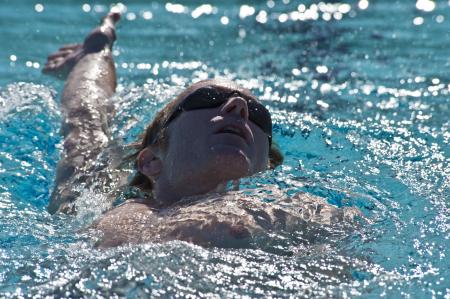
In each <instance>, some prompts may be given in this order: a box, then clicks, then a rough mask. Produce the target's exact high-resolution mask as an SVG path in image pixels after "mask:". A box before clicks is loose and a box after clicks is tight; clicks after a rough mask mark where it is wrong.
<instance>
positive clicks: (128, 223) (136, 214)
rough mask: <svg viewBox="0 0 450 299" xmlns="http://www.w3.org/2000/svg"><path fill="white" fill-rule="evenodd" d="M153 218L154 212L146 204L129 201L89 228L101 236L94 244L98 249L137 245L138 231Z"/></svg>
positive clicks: (139, 235)
mask: <svg viewBox="0 0 450 299" xmlns="http://www.w3.org/2000/svg"><path fill="white" fill-rule="evenodd" d="M154 217H155V210H154V209H153V208H152V207H151V206H150V205H149V204H148V203H146V202H143V201H140V200H130V201H127V202H125V203H123V204H121V205H119V206H117V207H116V208H114V209H112V210H110V211H108V212H106V213H105V214H104V215H102V216H101V217H100V218H99V219H98V220H96V221H95V222H94V223H93V224H92V225H91V227H90V228H91V229H94V230H97V231H100V232H101V233H102V235H103V236H102V239H101V240H100V241H99V242H98V243H97V244H96V245H97V246H98V247H112V246H117V245H120V244H124V243H139V242H140V238H141V234H140V231H141V230H143V229H145V227H146V226H148V225H149V223H151V222H152V219H153V218H154Z"/></svg>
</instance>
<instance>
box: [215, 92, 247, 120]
mask: <svg viewBox="0 0 450 299" xmlns="http://www.w3.org/2000/svg"><path fill="white" fill-rule="evenodd" d="M221 113H222V114H234V115H236V116H238V117H240V118H242V119H244V120H245V121H248V105H247V101H246V100H244V99H243V98H242V97H240V96H239V95H236V96H232V97H231V98H229V99H228V100H227V101H226V102H225V104H224V105H223V106H222V109H221Z"/></svg>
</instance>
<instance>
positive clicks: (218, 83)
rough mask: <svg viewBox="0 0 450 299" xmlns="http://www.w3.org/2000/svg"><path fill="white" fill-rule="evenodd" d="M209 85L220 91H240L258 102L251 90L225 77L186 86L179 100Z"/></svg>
mask: <svg viewBox="0 0 450 299" xmlns="http://www.w3.org/2000/svg"><path fill="white" fill-rule="evenodd" d="M207 86H212V87H214V88H216V89H217V90H219V91H222V92H227V93H228V92H233V91H238V92H239V93H240V94H241V95H243V96H245V97H248V98H251V99H252V100H255V101H257V102H258V100H257V98H256V97H255V96H254V95H253V94H252V93H251V91H250V90H248V89H246V88H243V87H242V86H239V85H238V84H236V83H235V82H233V81H229V80H223V79H211V80H204V81H200V82H197V83H194V84H192V85H191V86H189V87H188V88H186V90H184V91H183V92H182V93H181V94H180V96H179V100H182V99H184V98H186V97H187V96H188V95H190V94H192V93H193V92H195V91H196V90H198V89H200V88H203V87H207Z"/></svg>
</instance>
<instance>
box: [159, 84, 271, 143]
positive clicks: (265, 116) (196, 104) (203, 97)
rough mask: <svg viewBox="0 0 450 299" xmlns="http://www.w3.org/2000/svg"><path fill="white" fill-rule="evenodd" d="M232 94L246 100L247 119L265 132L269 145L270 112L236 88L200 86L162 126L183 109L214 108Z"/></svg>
mask: <svg viewBox="0 0 450 299" xmlns="http://www.w3.org/2000/svg"><path fill="white" fill-rule="evenodd" d="M233 96H239V97H241V98H243V99H244V100H245V101H246V102H247V106H248V115H249V116H248V118H249V120H250V121H251V122H253V123H254V124H255V125H257V126H258V127H260V128H261V130H263V132H264V133H265V134H267V136H268V138H269V145H271V144H272V118H271V117H270V112H269V111H268V110H267V109H266V107H264V106H263V105H262V104H261V103H259V102H258V101H257V100H256V99H255V98H253V97H251V96H249V95H245V94H243V93H241V92H239V91H238V90H232V91H227V92H224V91H221V90H219V89H217V88H215V87H214V86H205V87H201V88H199V89H197V90H195V91H194V92H192V93H191V94H189V95H188V96H187V97H186V98H184V100H182V102H181V103H180V104H179V105H178V106H177V107H176V108H175V110H174V111H173V112H172V114H171V115H170V116H169V117H168V118H167V121H166V122H165V125H164V127H166V126H167V125H168V124H169V123H170V122H171V121H173V120H174V119H175V118H177V117H178V116H179V115H180V114H181V113H182V112H183V111H190V110H197V109H210V108H216V107H219V106H221V105H222V104H223V103H225V102H226V101H227V100H228V99H229V98H231V97H233Z"/></svg>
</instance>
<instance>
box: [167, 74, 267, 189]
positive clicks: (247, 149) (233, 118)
mask: <svg viewBox="0 0 450 299" xmlns="http://www.w3.org/2000/svg"><path fill="white" fill-rule="evenodd" d="M202 85H208V86H214V87H215V88H218V89H220V90H221V91H225V92H232V91H233V90H235V87H233V88H232V87H231V86H230V85H228V84H221V83H220V82H216V83H211V82H209V83H204V84H199V85H198V86H197V85H196V86H195V88H194V89H193V90H192V91H195V90H196V89H197V88H201V87H204V86H202ZM192 91H191V92H192ZM239 92H240V93H241V94H244V95H248V96H251V95H250V94H249V92H248V91H245V90H239ZM167 129H168V135H169V138H168V147H167V148H166V151H165V153H163V154H162V157H161V160H162V164H163V168H162V169H163V170H162V172H161V175H162V176H164V177H165V180H166V181H167V182H168V183H169V184H170V185H171V186H172V187H173V188H176V189H179V188H186V189H189V188H192V187H193V185H199V186H201V187H203V188H200V189H201V190H200V191H199V192H200V193H197V194H201V192H202V191H204V190H211V189H214V188H215V187H216V186H217V185H218V184H221V183H224V182H226V181H229V180H233V179H239V178H242V177H245V176H249V175H251V174H254V173H256V172H259V171H262V170H264V169H266V168H267V166H268V156H269V140H268V136H267V134H266V133H264V132H263V130H262V129H261V128H260V127H258V126H257V125H256V124H254V123H253V122H252V121H250V120H249V112H248V106H247V101H246V100H245V99H243V98H242V97H240V96H239V95H238V94H234V95H232V96H231V97H229V98H227V99H226V101H225V102H224V103H223V104H222V105H220V106H219V107H215V108H207V109H197V110H189V111H183V112H181V114H180V115H179V116H178V117H176V118H175V119H174V120H173V121H172V122H171V123H170V124H169V126H168V128H167ZM194 189H195V188H194Z"/></svg>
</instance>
